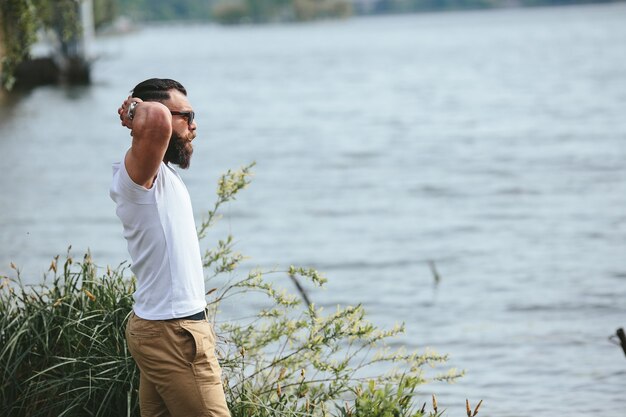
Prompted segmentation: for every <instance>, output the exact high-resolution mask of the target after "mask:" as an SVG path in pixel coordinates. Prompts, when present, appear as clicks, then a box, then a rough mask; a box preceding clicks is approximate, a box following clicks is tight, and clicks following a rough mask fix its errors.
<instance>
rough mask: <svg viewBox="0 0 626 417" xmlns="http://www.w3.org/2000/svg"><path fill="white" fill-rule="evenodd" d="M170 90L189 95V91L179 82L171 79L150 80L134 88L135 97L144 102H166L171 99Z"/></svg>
mask: <svg viewBox="0 0 626 417" xmlns="http://www.w3.org/2000/svg"><path fill="white" fill-rule="evenodd" d="M169 90H178V91H180V92H181V93H183V94H184V95H187V90H185V87H183V85H182V84H181V83H179V82H178V81H174V80H170V79H169V78H150V79H149V80H146V81H142V82H140V83H139V84H137V85H136V86H135V88H133V97H137V98H140V99H142V100H143V101H165V100H168V99H169V98H170V93H169Z"/></svg>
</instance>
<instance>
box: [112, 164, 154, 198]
mask: <svg viewBox="0 0 626 417" xmlns="http://www.w3.org/2000/svg"><path fill="white" fill-rule="evenodd" d="M154 189H155V187H152V188H151V189H147V188H145V187H142V186H141V185H139V184H135V182H134V181H133V180H132V179H131V178H130V176H129V175H128V171H126V166H125V162H124V160H122V162H116V163H114V164H113V181H112V183H111V190H110V194H111V198H112V199H113V201H115V202H118V200H117V199H118V198H120V197H121V198H123V199H124V200H126V201H129V202H131V203H135V204H155V202H156V199H155V196H154Z"/></svg>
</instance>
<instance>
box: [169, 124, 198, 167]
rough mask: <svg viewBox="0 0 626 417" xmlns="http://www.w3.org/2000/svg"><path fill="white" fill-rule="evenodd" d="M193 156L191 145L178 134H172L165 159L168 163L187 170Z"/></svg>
mask: <svg viewBox="0 0 626 417" xmlns="http://www.w3.org/2000/svg"><path fill="white" fill-rule="evenodd" d="M191 154H193V148H192V147H191V143H189V141H187V140H185V139H183V137H182V136H180V135H179V134H178V133H176V132H172V137H171V138H170V143H169V145H167V150H166V151H165V157H164V158H163V159H164V160H165V161H166V162H171V163H173V164H176V165H178V166H179V167H181V168H182V169H187V168H189V164H190V163H191Z"/></svg>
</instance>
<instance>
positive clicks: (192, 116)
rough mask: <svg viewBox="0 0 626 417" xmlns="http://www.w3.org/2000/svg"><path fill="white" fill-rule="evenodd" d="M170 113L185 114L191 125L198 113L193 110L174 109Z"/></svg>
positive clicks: (173, 114)
mask: <svg viewBox="0 0 626 417" xmlns="http://www.w3.org/2000/svg"><path fill="white" fill-rule="evenodd" d="M170 113H172V116H183V117H184V118H185V119H187V124H188V125H189V126H191V124H192V123H193V119H194V117H196V114H195V113H194V112H193V111H173V110H170Z"/></svg>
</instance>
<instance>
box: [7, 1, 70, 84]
mask: <svg viewBox="0 0 626 417" xmlns="http://www.w3.org/2000/svg"><path fill="white" fill-rule="evenodd" d="M78 7H79V2H77V1H76V0H55V1H46V0H2V1H1V2H0V25H1V31H2V48H3V54H2V57H1V59H0V61H1V69H0V72H1V76H0V83H1V85H2V87H4V88H6V89H11V88H12V86H13V84H14V83H15V71H16V70H17V68H18V66H19V65H20V64H21V63H22V62H23V61H25V60H26V59H28V58H29V54H30V48H31V46H32V45H33V43H35V41H36V40H37V31H38V30H39V29H47V30H49V31H51V32H52V33H54V34H55V35H56V36H57V38H58V39H59V40H60V41H61V43H62V44H63V48H64V50H63V51H62V52H63V53H66V54H67V53H70V52H71V51H70V50H69V49H67V47H68V46H69V43H68V42H69V41H70V40H71V39H72V37H73V36H75V35H76V33H78V29H79V28H80V22H79V10H78Z"/></svg>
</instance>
